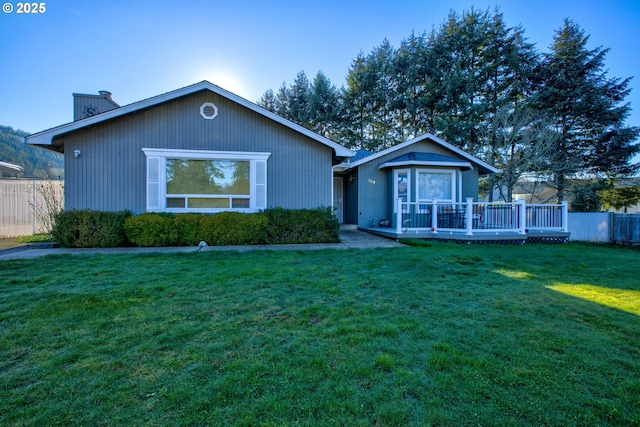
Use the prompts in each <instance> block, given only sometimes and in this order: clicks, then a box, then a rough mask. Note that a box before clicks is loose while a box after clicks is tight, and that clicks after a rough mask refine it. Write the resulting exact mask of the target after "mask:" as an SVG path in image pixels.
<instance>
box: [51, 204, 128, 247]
mask: <svg viewBox="0 0 640 427" xmlns="http://www.w3.org/2000/svg"><path fill="white" fill-rule="evenodd" d="M130 217H131V212H129V211H118V212H100V211H92V210H70V211H62V212H60V213H58V214H56V216H55V225H54V227H53V229H52V230H51V234H52V236H53V237H54V239H55V240H56V241H57V242H58V243H59V244H60V245H61V246H64V247H69V248H110V247H116V246H125V245H126V244H127V238H126V235H125V232H124V226H123V224H124V222H125V221H126V220H127V218H130Z"/></svg>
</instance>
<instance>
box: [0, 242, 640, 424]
mask: <svg viewBox="0 0 640 427" xmlns="http://www.w3.org/2000/svg"><path fill="white" fill-rule="evenodd" d="M638 277H640V251H638V250H637V249H632V248H615V247H608V246H590V245H578V244H569V245H524V246H499V245H482V246H480V245H478V246H475V245H456V244H452V243H438V242H431V243H429V245H428V246H422V247H406V248H398V249H376V250H350V251H337V250H336V251H319V252H312V251H310V252H301V251H296V252H286V251H283V252H270V251H256V252H246V253H235V252H199V253H189V254H169V255H112V256H102V255H96V256H52V257H48V258H42V259H35V260H18V261H2V262H0V295H1V297H0V425H11V426H13V425H15V426H20V425H83V426H84V425H92V426H95V425H97V426H99V425H150V426H151V425H153V426H156V425H220V426H228V425H247V426H254V425H275V426H280V425H283V426H284V425H287V426H291V425H293V426H295V425H303V426H307V425H308V426H312V425H313V426H317V425H332V426H333V425H336V426H337V425H361V426H370V425H383V426H390V425H398V426H405V425H416V426H426V425H438V426H440V425H454V426H462V425H474V426H475V425H507V426H509V425H512V426H521V425H534V426H540V425H552V426H556V425H558V426H559V425H562V426H584V425H620V426H623V425H624V426H628V425H640V306H639V301H638V299H639V296H638V295H639V291H640V281H639V279H638Z"/></svg>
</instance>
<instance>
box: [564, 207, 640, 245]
mask: <svg viewBox="0 0 640 427" xmlns="http://www.w3.org/2000/svg"><path fill="white" fill-rule="evenodd" d="M569 231H570V232H571V237H570V240H572V241H579V242H594V243H623V244H624V243H630V244H640V214H614V213H612V212H569Z"/></svg>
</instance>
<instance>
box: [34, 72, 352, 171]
mask: <svg viewBox="0 0 640 427" xmlns="http://www.w3.org/2000/svg"><path fill="white" fill-rule="evenodd" d="M203 90H209V91H211V92H213V93H215V94H218V95H220V96H222V97H224V98H226V99H228V100H230V101H233V102H235V103H237V104H240V105H242V106H243V107H246V108H248V109H249V110H251V111H254V112H256V113H258V114H261V115H263V116H265V117H267V118H269V119H271V120H273V121H275V122H277V123H280V124H282V125H284V126H286V127H288V128H290V129H293V130H294V131H296V132H298V133H300V134H302V135H305V136H307V137H309V138H311V139H313V140H315V141H318V142H319V143H321V144H324V145H326V146H328V147H330V148H332V149H333V152H334V154H335V156H336V157H338V158H347V157H351V156H353V152H352V151H351V150H348V149H347V148H345V147H343V146H342V145H340V144H338V143H336V142H333V141H331V140H330V139H328V138H325V137H323V136H320V135H318V134H316V133H314V132H312V131H310V130H309V129H306V128H304V127H302V126H300V125H297V124H295V123H293V122H291V121H289V120H287V119H285V118H282V117H280V116H278V115H277V114H274V113H272V112H271V111H268V110H265V109H264V108H262V107H260V106H258V105H256V104H254V103H253V102H250V101H247V100H246V99H244V98H241V97H240V96H238V95H236V94H233V93H231V92H229V91H227V90H225V89H223V88H221V87H220V86H216V85H214V84H213V83H211V82H208V81H206V80H204V81H201V82H200V83H196V84H193V85H191V86H186V87H183V88H181V89H177V90H174V91H171V92H167V93H163V94H161V95H157V96H154V97H151V98H147V99H144V100H142V101H138V102H134V103H132V104H128V105H125V106H122V107H119V108H115V109H113V110H110V111H106V112H104V113H101V114H96V115H95V116H91V117H87V118H86V119H81V120H77V121H75V122H71V123H67V124H64V125H61V126H57V127H55V128H52V129H48V130H45V131H42V132H38V133H34V134H31V135H29V136H27V137H26V138H25V142H26V143H28V144H32V145H39V146H41V147H44V148H48V149H50V150H54V151H60V152H64V141H59V140H56V137H59V136H62V135H65V134H68V133H71V132H73V131H76V130H78V129H82V128H85V127H88V126H92V125H95V124H97V123H101V122H104V121H107V120H111V119H113V118H116V117H120V116H124V115H126V114H130V113H134V112H136V111H140V110H142V109H145V108H149V107H153V106H155V105H158V104H162V103H164V102H168V101H171V100H174V99H176V98H180V97H183V96H185V95H190V94H192V93H196V92H200V91H203Z"/></svg>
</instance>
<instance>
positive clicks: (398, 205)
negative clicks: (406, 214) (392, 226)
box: [396, 197, 402, 234]
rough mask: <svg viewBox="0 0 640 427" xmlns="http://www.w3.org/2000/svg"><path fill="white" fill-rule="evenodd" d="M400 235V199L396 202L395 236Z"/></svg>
mask: <svg viewBox="0 0 640 427" xmlns="http://www.w3.org/2000/svg"><path fill="white" fill-rule="evenodd" d="M400 233H402V198H400V197H398V199H397V200H396V234H400Z"/></svg>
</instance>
